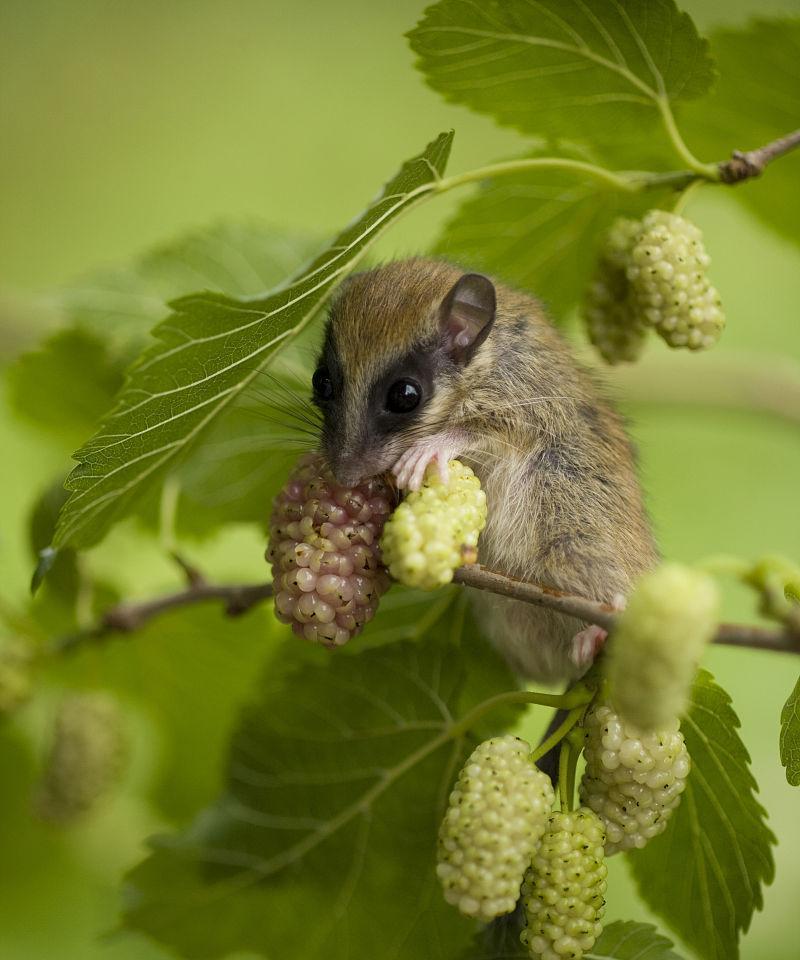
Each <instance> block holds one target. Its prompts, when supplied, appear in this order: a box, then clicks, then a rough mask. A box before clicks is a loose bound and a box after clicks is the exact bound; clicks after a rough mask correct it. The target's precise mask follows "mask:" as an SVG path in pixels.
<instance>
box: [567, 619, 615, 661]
mask: <svg viewBox="0 0 800 960" xmlns="http://www.w3.org/2000/svg"><path fill="white" fill-rule="evenodd" d="M607 638H608V631H607V630H604V629H603V628H602V627H598V626H595V625H594V624H592V626H590V627H586V628H585V629H583V630H581V631H579V632H578V633H576V634H575V636H574V637H573V638H572V651H571V658H572V662H573V663H574V664H575V666H576V667H588V666H590V665H591V664H592V663H594V658H595V657H596V656H597V654H598V653H600V651H601V650H602V649H603V644H604V643H605V642H606V639H607Z"/></svg>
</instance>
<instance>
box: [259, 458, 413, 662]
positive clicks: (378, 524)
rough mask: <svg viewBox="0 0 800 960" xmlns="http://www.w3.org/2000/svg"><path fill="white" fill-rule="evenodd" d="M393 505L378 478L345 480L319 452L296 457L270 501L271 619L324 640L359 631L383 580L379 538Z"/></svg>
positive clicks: (338, 640) (341, 639)
mask: <svg viewBox="0 0 800 960" xmlns="http://www.w3.org/2000/svg"><path fill="white" fill-rule="evenodd" d="M393 506H394V495H393V493H392V490H391V488H390V487H389V486H388V484H387V483H385V482H384V481H383V480H380V479H376V478H373V479H371V480H364V481H362V482H361V483H359V484H356V485H355V486H353V487H344V486H341V485H340V484H338V483H336V481H335V480H334V479H333V476H332V474H331V472H330V470H329V469H328V467H327V465H326V463H325V461H324V459H323V458H322V457H321V456H320V455H319V454H307V455H306V456H304V457H302V458H301V459H300V460H299V462H298V463H297V466H296V467H295V468H294V470H293V471H292V473H291V474H290V476H289V479H288V480H287V482H286V484H285V485H284V487H283V490H281V492H280V493H279V494H278V496H277V497H276V498H275V500H274V502H273V505H272V517H271V519H270V535H269V547H268V549H267V560H268V561H269V562H270V563H271V564H272V578H273V583H274V584H275V615H276V616H277V617H278V619H279V620H281V621H282V622H283V623H289V624H291V626H292V630H293V631H294V632H295V633H296V634H298V635H299V636H303V637H306V638H307V639H308V640H312V641H314V642H316V643H321V644H323V645H324V646H326V647H339V646H341V645H342V644H344V643H347V641H348V640H349V639H350V638H351V637H353V636H355V635H356V634H357V633H360V632H361V630H362V629H363V627H364V625H365V624H366V623H368V622H369V621H370V620H371V619H372V618H373V616H374V615H375V610H376V609H377V606H378V600H379V598H380V596H381V595H382V594H383V593H385V592H386V590H387V589H388V587H389V583H390V580H389V575H388V573H387V572H386V569H385V568H384V566H383V564H382V563H381V554H380V548H379V546H378V543H379V540H380V536H381V532H382V531H383V525H384V522H385V521H386V518H387V517H388V515H389V513H390V512H391V511H392V508H393Z"/></svg>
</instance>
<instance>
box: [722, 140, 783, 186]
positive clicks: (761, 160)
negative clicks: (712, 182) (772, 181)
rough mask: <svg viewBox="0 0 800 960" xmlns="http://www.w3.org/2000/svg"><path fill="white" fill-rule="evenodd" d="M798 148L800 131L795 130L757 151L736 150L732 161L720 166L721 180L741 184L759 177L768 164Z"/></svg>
mask: <svg viewBox="0 0 800 960" xmlns="http://www.w3.org/2000/svg"><path fill="white" fill-rule="evenodd" d="M798 146H800V130H794V131H793V132H792V133H787V134H786V136H785V137H778V139H777V140H773V141H772V142H771V143H767V144H765V145H764V146H763V147H759V148H758V149H757V150H747V151H742V150H734V151H733V155H732V156H731V159H730V160H726V161H725V162H724V163H721V164H719V175H720V179H721V180H722V182H723V183H740V182H741V181H742V180H749V179H751V178H752V177H758V176H760V175H761V173H762V172H763V170H764V167H766V165H767V164H768V163H770V162H771V161H772V160H774V159H775V158H776V157H782V156H783V155H784V153H788V152H789V151H790V150H794V149H795V147H798Z"/></svg>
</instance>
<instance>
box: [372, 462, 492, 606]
mask: <svg viewBox="0 0 800 960" xmlns="http://www.w3.org/2000/svg"><path fill="white" fill-rule="evenodd" d="M485 523H486V494H485V493H484V492H483V490H481V485H480V481H479V480H478V478H477V477H476V476H475V474H474V473H473V472H472V470H470V468H469V467H467V466H464V464H463V463H460V462H459V461H458V460H451V461H450V464H449V479H448V482H447V483H445V482H443V481H442V479H441V477H440V476H439V471H438V469H437V467H436V465H435V464H431V465H430V466H429V467H428V469H427V471H426V472H425V479H424V481H423V484H422V487H421V489H420V490H416V491H413V492H411V493H409V494H408V496H407V497H406V498H405V500H403V502H402V503H401V504H400V505H399V506H398V507H397V509H396V510H395V511H394V513H393V514H392V516H391V517H390V518H389V520H388V522H387V524H386V528H385V529H384V531H383V537H382V539H381V549H382V551H383V562H384V563H385V564H386V566H387V567H388V568H389V572H390V573H391V575H392V576H393V577H394V578H395V580H399V581H400V583H404V584H405V585H406V586H409V587H420V588H421V589H423V590H433V589H435V588H436V587H441V586H444V584H446V583H449V582H450V581H451V580H452V579H453V572H454V571H455V570H456V569H457V568H458V567H460V566H461V565H462V564H463V563H465V562H467V561H471V562H474V559H475V558H476V556H477V554H476V552H475V548H476V547H477V544H478V536H479V534H480V532H481V530H483V527H484V525H485Z"/></svg>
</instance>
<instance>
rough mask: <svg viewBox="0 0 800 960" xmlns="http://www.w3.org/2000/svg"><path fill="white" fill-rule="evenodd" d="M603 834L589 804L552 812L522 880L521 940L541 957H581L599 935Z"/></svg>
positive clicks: (544, 959) (539, 959)
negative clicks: (562, 811)
mask: <svg viewBox="0 0 800 960" xmlns="http://www.w3.org/2000/svg"><path fill="white" fill-rule="evenodd" d="M604 842H605V834H604V833H603V826H602V824H601V822H600V820H599V819H598V817H597V816H596V815H595V814H594V813H593V812H592V811H591V810H587V809H585V808H581V809H580V810H575V811H573V812H572V813H554V814H553V815H552V816H551V817H550V822H549V824H548V826H547V831H546V833H545V834H544V836H543V837H542V841H541V843H540V845H539V848H538V850H537V852H536V853H535V854H534V857H533V863H532V865H531V868H530V870H529V871H528V873H527V874H526V876H525V882H524V883H523V885H522V902H523V906H524V910H525V921H526V926H525V929H524V930H523V932H522V937H521V939H522V942H523V943H524V944H525V946H527V948H528V951H529V952H530V955H531V957H534V958H537V960H563V958H565V957H568V958H570V960H580V958H581V957H583V955H584V954H585V953H588V951H589V950H591V949H592V947H593V946H594V943H595V940H596V939H597V938H598V937H599V936H600V933H601V931H602V924H601V923H600V920H601V918H602V916H603V912H604V909H605V897H604V895H605V892H606V875H607V868H606V865H605V859H604V857H605V854H604Z"/></svg>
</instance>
